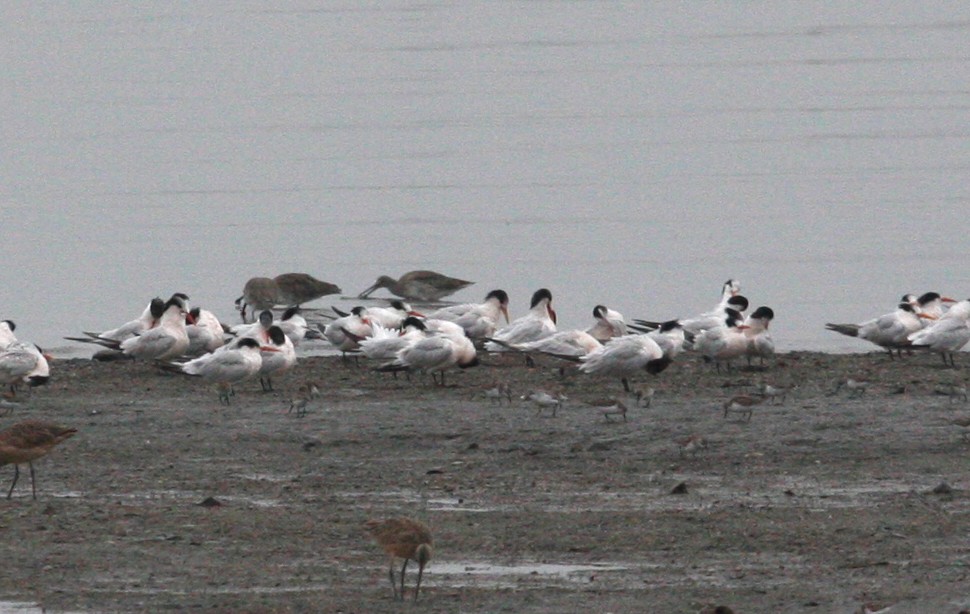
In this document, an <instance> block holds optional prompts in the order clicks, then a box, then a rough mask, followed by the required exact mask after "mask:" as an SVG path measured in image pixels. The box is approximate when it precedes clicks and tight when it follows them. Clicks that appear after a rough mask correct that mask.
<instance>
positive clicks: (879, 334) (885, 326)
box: [825, 297, 927, 357]
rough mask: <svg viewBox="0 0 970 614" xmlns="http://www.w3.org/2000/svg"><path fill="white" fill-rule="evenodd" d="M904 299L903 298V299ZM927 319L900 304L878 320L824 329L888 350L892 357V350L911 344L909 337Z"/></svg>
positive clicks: (919, 328) (833, 325)
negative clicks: (922, 320) (921, 319)
mask: <svg viewBox="0 0 970 614" xmlns="http://www.w3.org/2000/svg"><path fill="white" fill-rule="evenodd" d="M904 298H905V297H904ZM922 317H927V316H925V315H924V314H921V313H919V312H917V307H914V306H913V305H911V304H910V303H907V302H903V303H900V304H899V306H898V307H897V308H896V311H893V312H892V313H887V314H885V315H881V316H879V317H878V318H873V319H871V320H866V321H865V322H862V323H860V324H831V323H829V324H826V325H825V328H826V329H827V330H831V331H834V332H837V333H839V334H841V335H846V336H848V337H858V338H859V339H865V340H866V341H868V342H870V343H874V344H876V345H878V346H879V347H881V348H885V349H887V350H889V356H890V357H893V350H900V351H901V350H902V349H903V348H906V347H909V346H910V345H911V344H912V342H911V341H910V340H909V336H910V335H911V334H913V333H915V332H917V331H919V330H921V329H922V328H923V324H922V322H921V321H920V318H922Z"/></svg>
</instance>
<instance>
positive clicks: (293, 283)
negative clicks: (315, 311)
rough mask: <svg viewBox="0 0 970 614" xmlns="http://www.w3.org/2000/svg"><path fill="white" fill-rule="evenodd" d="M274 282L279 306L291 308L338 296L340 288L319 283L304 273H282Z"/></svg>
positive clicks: (323, 282) (330, 284)
mask: <svg viewBox="0 0 970 614" xmlns="http://www.w3.org/2000/svg"><path fill="white" fill-rule="evenodd" d="M273 281H275V282H276V289H277V291H278V296H277V297H276V300H277V301H278V304H280V305H286V306H288V307H293V306H295V305H302V304H303V303H309V302H310V301H315V300H317V299H318V298H320V297H323V296H327V295H328V294H340V292H341V290H340V287H339V286H337V285H335V284H332V283H329V282H326V281H320V280H319V279H317V278H316V277H314V276H313V275H307V274H306V273H283V274H282V275H277V276H276V277H274V278H273Z"/></svg>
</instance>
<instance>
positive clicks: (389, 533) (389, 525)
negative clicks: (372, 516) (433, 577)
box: [364, 517, 432, 601]
mask: <svg viewBox="0 0 970 614" xmlns="http://www.w3.org/2000/svg"><path fill="white" fill-rule="evenodd" d="M364 528H365V529H366V530H367V532H368V533H370V534H371V536H372V537H373V538H374V541H376V542H377V545H379V546H380V547H381V548H383V549H384V552H386V553H387V554H388V556H390V558H391V564H390V568H389V571H388V575H389V576H390V578H391V590H392V591H394V598H395V599H398V591H397V585H396V584H395V582H394V559H395V557H396V558H401V559H404V565H403V566H401V593H400V599H401V601H403V600H404V572H405V570H406V569H407V568H408V561H410V560H413V561H416V562H417V563H418V582H417V584H416V585H415V587H414V600H415V601H417V600H418V591H420V590H421V575H422V574H423V573H424V567H425V565H427V564H428V561H430V560H431V554H432V538H431V530H430V529H428V527H427V525H425V524H424V523H421V522H418V521H417V520H411V519H410V518H404V517H399V518H388V519H386V520H368V521H367V522H366V523H365V524H364Z"/></svg>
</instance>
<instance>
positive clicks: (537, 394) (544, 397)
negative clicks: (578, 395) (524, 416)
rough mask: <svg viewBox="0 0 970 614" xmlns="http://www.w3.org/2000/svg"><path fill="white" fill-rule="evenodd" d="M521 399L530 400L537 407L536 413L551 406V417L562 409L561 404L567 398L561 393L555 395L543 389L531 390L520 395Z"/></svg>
mask: <svg viewBox="0 0 970 614" xmlns="http://www.w3.org/2000/svg"><path fill="white" fill-rule="evenodd" d="M522 400H523V401H532V403H533V404H535V406H536V407H538V408H539V409H538V410H537V411H536V415H537V416H538V415H539V414H541V413H542V410H543V409H545V408H546V407H551V408H552V417H553V418H555V417H556V411H557V410H559V409H562V404H563V402H564V401H568V400H569V398H568V397H567V396H566V395H565V394H563V393H561V392H560V393H558V394H556V395H555V396H554V395H551V394H549V393H548V392H546V391H545V390H532V391H531V392H529V394H525V395H522Z"/></svg>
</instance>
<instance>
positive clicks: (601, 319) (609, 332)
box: [586, 305, 627, 343]
mask: <svg viewBox="0 0 970 614" xmlns="http://www.w3.org/2000/svg"><path fill="white" fill-rule="evenodd" d="M593 318H595V319H596V323H595V324H593V326H591V327H590V328H589V329H588V330H587V331H586V332H587V333H589V334H590V335H592V336H593V337H594V338H595V339H596V340H597V341H599V342H600V343H606V342H607V341H609V340H610V339H612V338H613V337H622V336H623V335H625V334H627V330H626V322H625V321H624V319H623V314H622V313H620V312H618V311H614V310H612V309H610V308H609V307H607V306H605V305H597V306H596V307H593Z"/></svg>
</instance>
